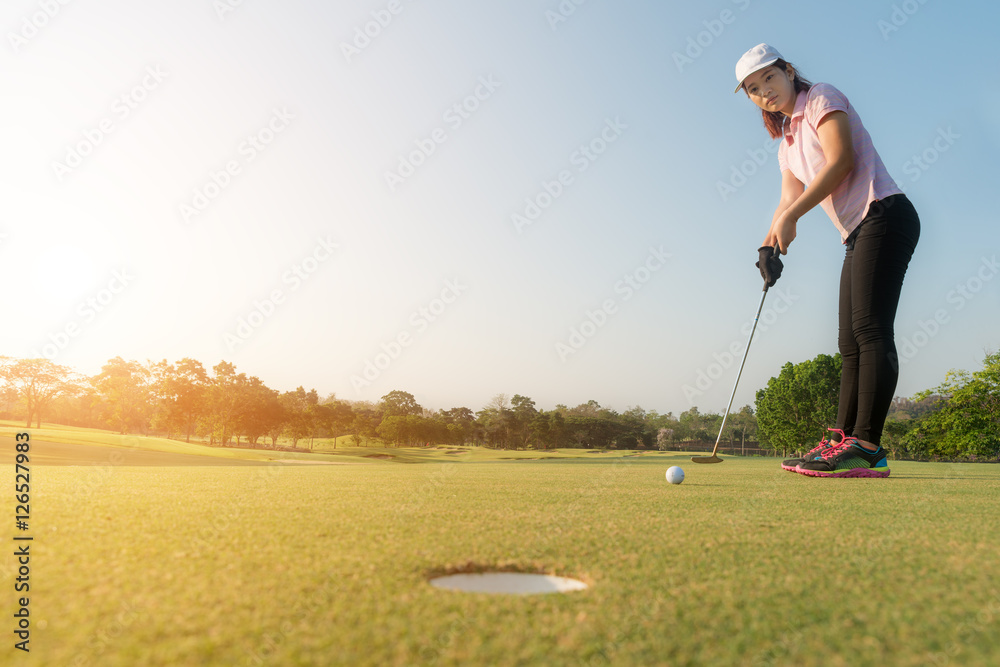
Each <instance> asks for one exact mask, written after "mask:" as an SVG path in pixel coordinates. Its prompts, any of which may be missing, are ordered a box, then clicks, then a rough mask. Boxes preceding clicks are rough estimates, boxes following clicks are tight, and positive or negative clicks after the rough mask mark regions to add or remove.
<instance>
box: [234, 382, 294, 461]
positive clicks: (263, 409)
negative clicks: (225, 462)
mask: <svg viewBox="0 0 1000 667" xmlns="http://www.w3.org/2000/svg"><path fill="white" fill-rule="evenodd" d="M240 393H241V396H240V410H239V413H238V417H237V424H238V428H239V431H240V432H241V433H242V434H243V435H245V436H246V438H247V444H250V445H252V446H254V447H256V446H257V441H258V440H259V439H260V438H261V437H262V436H264V435H265V434H267V433H269V432H271V431H273V430H274V429H275V428H276V427H277V426H278V425H279V424H281V423H282V422H283V421H284V417H285V411H284V409H283V406H282V404H281V400H280V398H279V397H278V392H277V391H276V390H274V389H271V388H270V387H268V386H266V385H265V384H264V383H263V382H261V381H260V380H259V379H258V378H256V377H250V378H249V379H248V380H247V381H246V382H245V383H243V385H242V386H241V387H240Z"/></svg>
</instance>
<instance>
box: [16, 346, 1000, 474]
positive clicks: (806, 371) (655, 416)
mask: <svg viewBox="0 0 1000 667" xmlns="http://www.w3.org/2000/svg"><path fill="white" fill-rule="evenodd" d="M840 370H841V360H840V355H839V354H836V355H833V356H829V355H823V354H821V355H818V356H817V357H816V358H815V359H811V360H807V361H804V362H801V363H798V364H793V363H791V362H789V363H786V364H785V365H784V366H783V367H782V368H781V369H780V371H779V373H778V375H776V376H775V377H772V378H771V379H770V380H768V382H767V384H766V386H765V387H763V388H762V389H760V390H759V391H758V392H757V394H756V401H755V404H754V405H753V406H750V405H745V406H743V407H742V408H740V409H739V410H736V411H734V412H733V413H731V414H730V415H729V418H728V419H727V420H726V429H725V431H724V432H723V434H722V441H723V443H725V444H726V445H728V446H729V447H734V446H738V445H745V444H747V443H750V444H751V446H755V445H758V443H759V446H761V447H764V448H767V449H769V450H771V451H773V452H775V453H781V454H785V455H787V454H790V453H793V452H802V451H804V450H807V449H810V448H812V447H813V446H814V444H815V443H816V442H817V441H818V440H819V439H820V438H822V437H824V436H825V435H826V429H827V427H829V426H832V425H834V423H835V421H836V412H837V402H838V397H839V392H840ZM0 417H3V418H7V419H21V420H23V421H24V422H25V424H26V426H28V427H30V426H31V424H32V423H34V424H35V427H36V428H40V427H41V424H42V421H43V417H44V418H45V421H49V422H56V423H60V424H67V425H74V426H84V427H94V428H109V427H110V428H112V429H114V430H116V431H118V432H119V433H120V434H135V433H141V434H144V435H150V434H155V435H162V436H165V437H170V438H183V439H185V440H187V441H188V442H190V440H191V438H192V437H199V438H203V439H205V440H207V441H208V442H209V444H214V445H220V446H236V445H239V446H251V447H257V446H270V447H277V446H279V445H278V440H279V438H281V439H284V440H285V441H286V442H290V443H291V446H292V447H297V446H299V445H300V443H301V442H302V441H304V440H308V442H309V444H308V446H309V447H310V448H311V447H312V444H313V442H314V440H315V439H316V438H338V437H341V436H350V437H351V440H352V441H353V442H354V444H357V445H362V444H363V445H367V444H370V443H371V442H372V441H377V442H379V443H380V444H388V445H397V446H414V445H426V444H450V445H479V446H485V447H491V448H498V449H554V448H566V447H578V448H588V449H601V450H605V449H661V450H665V449H670V448H674V447H677V446H678V445H680V444H681V443H688V442H691V441H697V442H700V443H714V442H715V439H716V437H717V435H718V433H719V429H720V427H721V423H722V415H721V414H717V413H704V414H703V413H701V412H700V411H699V410H698V408H697V407H692V408H691V409H689V410H687V411H685V412H682V413H681V414H680V415H678V416H676V417H675V416H674V415H673V413H669V412H668V413H666V414H660V413H658V412H656V411H655V410H649V411H647V410H644V409H643V408H641V407H638V406H636V407H630V408H628V409H626V410H625V411H624V412H617V411H615V410H613V409H611V408H607V407H602V406H601V405H600V404H599V403H598V402H597V401H594V400H591V401H588V402H586V403H583V404H580V405H577V406H576V407H572V408H571V407H568V406H566V405H562V404H560V405H557V406H556V407H555V409H553V410H542V409H539V408H537V407H536V405H535V402H534V400H532V399H531V398H529V397H527V396H522V395H520V394H515V395H513V396H508V395H506V394H497V395H496V396H494V397H493V398H492V399H491V400H490V402H489V403H488V404H487V405H485V406H483V407H482V408H480V409H479V410H477V411H473V410H472V409H470V408H468V407H454V408H451V409H447V410H429V409H426V408H424V407H422V406H421V405H420V404H419V403H417V401H416V399H415V397H414V396H413V395H412V394H410V393H408V392H405V391H402V390H393V391H390V392H389V393H388V394H386V395H385V396H383V397H382V398H381V399H380V400H379V401H378V402H370V401H346V400H340V399H338V398H337V397H336V395H334V394H331V395H329V396H326V397H323V398H321V397H320V396H319V394H318V393H317V391H316V390H315V389H310V390H309V391H306V390H305V389H304V388H303V387H298V388H297V389H296V390H295V391H286V392H279V391H277V390H275V389H272V388H270V387H268V386H266V385H265V384H264V383H263V382H262V381H261V380H260V379H259V378H257V377H254V376H249V377H248V376H247V375H246V374H244V373H237V372H236V367H235V366H234V365H233V364H231V363H229V362H226V361H220V362H219V363H218V364H216V365H215V366H213V367H212V368H211V372H209V371H207V370H206V369H205V368H204V367H203V365H202V364H201V362H199V361H197V360H194V359H189V358H185V359H182V360H180V361H178V362H176V363H169V362H167V361H166V360H164V361H160V362H155V363H154V362H150V361H147V362H146V363H139V362H137V361H126V360H125V359H122V358H121V357H115V358H114V359H111V360H110V361H108V362H107V363H106V364H105V365H104V366H103V367H102V369H101V372H100V373H98V374H97V375H94V376H91V377H87V376H83V375H80V374H78V373H75V372H74V371H72V370H71V369H69V368H67V367H65V366H61V365H58V364H55V363H54V362H52V361H50V360H48V359H14V358H9V357H0ZM268 440H270V445H268V444H267V443H268ZM882 444H883V446H884V447H885V448H886V449H887V450H888V451H889V452H890V455H891V456H892V457H893V458H908V459H949V460H954V459H966V460H996V459H997V458H998V457H1000V353H993V354H987V355H986V357H985V359H984V363H983V368H982V369H981V370H979V371H976V372H973V373H968V372H965V371H952V372H950V373H949V374H948V375H947V377H946V379H945V381H944V382H943V383H942V384H941V385H940V386H938V387H936V388H934V389H929V390H926V391H924V392H921V393H919V394H917V395H916V396H914V397H913V398H903V397H897V398H896V399H895V400H894V402H893V404H892V407H891V409H890V413H889V418H888V421H887V422H886V426H885V430H884V432H883V437H882Z"/></svg>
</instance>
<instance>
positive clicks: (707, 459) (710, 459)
mask: <svg viewBox="0 0 1000 667" xmlns="http://www.w3.org/2000/svg"><path fill="white" fill-rule="evenodd" d="M774 252H775V254H777V253H778V252H779V250H778V245H777V244H775V246H774ZM766 296H767V282H765V283H764V293H763V294H761V295H760V305H759V306H757V316H756V317H754V318H753V327H752V328H751V329H750V338H748V339H747V349H746V352H744V353H743V362H742V363H741V364H740V372H739V373H737V374H736V382H735V383H734V384H733V395H732V396H730V397H729V405H728V406H726V414H724V415H723V416H722V426H720V427H719V436H718V437H717V438H716V439H715V447H713V448H712V455H711V456H692V457H691V460H692V461H694V462H695V463H722V459H720V458H719V457H718V456H716V455H715V453H716V452H717V451H719V441H720V440H722V431H723V429H725V428H726V419H727V418H728V417H729V410H730V408H732V407H733V399H734V398H736V387H737V386H739V384H740V376H741V375H743V365H744V364H746V363H747V355H748V354H750V341H752V340H753V332H754V331H756V330H757V320H759V319H760V311H761V310H763V309H764V297H766Z"/></svg>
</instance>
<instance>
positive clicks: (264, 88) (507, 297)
mask: <svg viewBox="0 0 1000 667" xmlns="http://www.w3.org/2000/svg"><path fill="white" fill-rule="evenodd" d="M233 4H236V3H233ZM44 7H49V5H48V3H39V2H37V1H32V2H29V1H22V0H16V1H12V2H7V3H5V4H4V8H3V10H2V12H0V28H3V31H4V35H5V40H4V43H3V46H2V47H0V61H2V63H3V73H4V79H5V84H6V85H5V91H6V104H5V105H4V111H3V116H4V118H3V123H0V137H2V147H3V153H4V160H3V161H2V167H0V169H2V170H3V171H2V174H0V183H2V187H3V191H4V196H3V197H2V200H0V206H2V207H3V209H2V212H3V215H2V216H0V284H2V285H3V287H2V288H0V304H2V308H3V312H4V313H5V314H6V318H5V321H6V322H7V325H6V326H4V327H3V329H2V331H0V354H4V355H8V356H17V357H21V356H34V355H35V354H43V355H45V356H50V357H51V358H53V359H54V360H55V361H56V362H57V363H62V364H65V365H68V366H70V367H72V368H74V369H76V370H79V371H80V372H83V373H87V374H92V373H96V372H98V371H99V370H100V366H101V365H102V364H103V363H104V362H105V361H106V360H107V359H109V358H111V357H114V356H119V355H120V356H123V357H125V358H127V359H137V360H140V361H144V360H146V359H151V360H154V361H155V360H160V359H168V360H170V361H177V360H179V359H181V358H183V357H193V358H195V359H198V360H200V361H202V362H203V363H204V364H205V365H206V367H210V366H212V365H214V364H216V363H217V362H218V361H219V360H221V359H225V360H227V361H231V362H233V363H234V364H236V366H237V369H238V370H240V371H243V372H246V373H248V374H250V375H256V376H258V377H260V378H261V379H262V380H263V381H264V382H265V383H267V384H268V385H269V386H272V387H274V388H277V389H280V390H288V389H293V388H294V387H296V386H298V385H304V386H306V387H307V388H312V387H315V388H316V389H317V390H319V392H320V393H321V394H322V395H326V394H329V393H333V392H335V393H336V394H337V395H338V397H341V398H346V399H351V400H373V401H374V400H378V398H379V397H380V396H382V395H384V394H386V393H388V392H389V391H391V390H393V389H403V390H406V391H409V392H411V393H413V394H414V395H415V396H416V398H417V400H418V402H420V403H421V404H422V405H424V406H426V407H431V408H437V409H441V408H449V407H453V406H457V405H465V406H468V407H471V408H473V409H478V408H479V407H482V406H483V405H484V404H485V403H486V402H488V401H489V400H490V398H491V397H492V396H493V395H495V394H497V393H500V392H503V393H506V394H508V395H513V394H515V393H520V394H523V395H527V396H530V397H532V398H534V399H535V400H536V402H537V404H538V406H539V407H542V408H552V407H554V406H555V404H556V403H566V404H569V405H575V404H577V403H582V402H586V401H587V400H591V399H593V400H596V401H598V402H599V403H600V404H602V405H605V406H609V407H613V408H615V409H618V410H624V409H626V408H628V407H630V406H635V405H640V406H642V407H644V408H646V409H655V410H658V411H660V412H668V411H673V412H674V413H675V414H677V413H679V412H681V411H683V410H686V409H688V408H690V407H691V406H693V405H697V406H698V407H699V408H700V409H702V411H708V410H715V411H721V410H723V409H724V408H725V406H726V403H727V401H728V399H729V395H730V392H731V390H732V383H733V381H734V380H735V373H736V367H737V366H738V364H739V359H740V357H741V356H742V352H743V345H744V344H745V342H746V331H747V329H746V326H747V325H748V323H749V322H750V321H751V320H752V318H753V315H754V313H755V311H756V307H757V304H758V302H759V295H760V288H761V282H760V278H759V275H758V274H757V272H756V269H755V268H754V266H753V262H754V261H755V259H756V250H757V247H758V245H759V244H760V242H761V240H762V239H763V237H764V234H765V232H766V230H767V227H768V225H769V223H770V218H771V215H772V213H773V211H774V207H775V205H776V203H777V199H778V194H779V183H780V180H779V174H778V168H777V159H776V157H775V156H774V155H773V152H772V151H769V150H768V148H769V147H770V146H771V144H770V142H769V141H768V139H767V134H766V132H765V130H764V128H763V126H762V124H761V122H760V117H759V113H758V112H757V111H756V110H755V107H753V106H752V104H751V103H750V102H749V101H748V100H747V99H746V97H745V96H743V95H734V94H733V93H732V90H733V87H734V86H735V83H736V82H735V76H734V73H733V67H734V65H735V62H736V60H737V59H738V58H739V56H740V55H741V54H742V53H743V52H744V51H745V50H747V49H748V48H750V47H752V46H754V45H755V44H757V43H760V42H762V41H766V42H768V43H771V44H773V45H774V46H775V47H777V48H778V49H779V50H780V51H781V52H782V53H783V54H784V55H785V56H786V57H787V58H788V59H789V60H791V61H792V62H794V63H795V64H796V65H797V66H798V67H799V68H800V70H801V71H802V72H803V73H804V75H805V76H807V77H808V78H810V79H811V80H812V81H817V82H818V81H823V82H827V83H831V84H833V85H835V86H837V87H838V88H840V89H841V90H842V91H844V93H845V94H846V95H847V96H848V98H849V99H850V101H851V102H852V104H854V105H855V107H856V108H857V109H858V111H859V113H860V114H861V117H862V119H863V121H864V122H865V125H866V127H867V128H868V130H869V132H870V133H871V135H872V137H873V140H874V143H875V146H876V148H877V149H878V150H879V152H880V154H881V155H882V158H883V161H884V162H885V164H886V166H887V168H888V169H889V171H890V173H891V174H892V175H893V177H894V178H895V179H896V180H897V182H899V183H900V185H901V186H902V187H903V188H904V190H905V191H906V192H907V193H908V195H909V196H910V198H911V199H912V200H913V202H914V203H915V205H916V207H917V210H918V212H919V213H920V216H921V220H922V232H921V239H920V245H919V247H918V248H917V253H916V255H915V256H914V258H913V261H912V263H911V265H910V270H909V274H908V275H907V278H906V281H905V283H904V289H903V295H902V299H901V303H900V307H899V313H898V315H897V319H896V331H897V345H898V346H899V347H900V349H901V352H902V353H903V355H904V357H906V363H905V364H904V365H903V366H902V370H901V375H900V381H899V385H898V388H897V394H899V395H912V394H913V393H914V392H916V391H919V390H921V389H925V388H930V387H933V386H935V385H937V384H939V383H940V382H941V381H942V380H943V379H944V376H945V373H946V372H947V371H948V370H949V369H952V368H964V369H976V368H978V367H979V365H980V362H981V359H982V356H983V353H984V351H985V350H987V349H990V350H995V349H996V347H997V345H998V341H1000V338H998V334H997V331H1000V308H998V306H1000V280H994V278H996V277H997V274H998V272H1000V269H998V268H997V267H996V265H995V264H994V263H993V262H994V260H993V258H994V257H995V255H996V254H997V250H998V245H1000V244H998V238H1000V236H998V233H997V231H996V230H997V222H998V218H997V216H998V214H997V212H996V206H995V204H994V203H993V202H992V201H991V198H990V197H989V196H984V194H983V193H981V192H979V191H978V187H981V186H982V185H986V186H987V187H989V186H988V183H989V177H990V175H991V174H994V173H996V168H995V156H996V154H997V151H998V150H1000V79H998V78H997V76H996V72H997V66H998V65H1000V47H998V46H997V45H996V40H995V38H994V35H993V34H992V31H993V27H994V26H995V25H996V24H997V19H1000V9H997V7H996V5H995V4H993V3H972V2H965V3H947V4H946V3H943V2H937V1H935V0H928V1H926V2H923V3H920V2H919V1H917V0H911V2H907V3H898V2H897V3H893V2H861V1H860V0H857V1H849V2H843V3H838V4H837V5H835V6H831V5H830V4H829V3H819V2H806V3H803V2H778V1H774V2H763V1H756V0H738V1H735V2H733V1H725V2H723V1H718V2H707V3H681V2H616V3H612V2H607V1H603V0H588V1H586V2H583V3H582V4H579V5H577V4H575V3H573V2H563V3H560V2H557V1H556V0H551V1H542V2H526V1H520V0H513V1H511V0H508V1H505V2H486V3H460V2H457V1H451V2H444V1H433V0H422V1H421V2H412V1H407V0H400V1H399V2H398V3H396V2H393V3H390V2H388V0H387V1H385V2H350V3H335V4H334V3H321V2H315V1H305V0H300V1H298V2H282V3H279V2H276V1H274V0H244V1H243V2H242V3H239V4H238V5H237V6H235V7H234V6H232V5H231V4H229V3H228V2H227V0H219V1H218V2H213V0H183V1H178V2H173V3H170V4H157V5H153V6H151V5H149V4H145V3H144V4H143V5H142V6H139V4H138V3H131V2H125V1H124V0H121V1H116V0H90V1H88V2H87V3H70V4H67V5H65V6H63V5H59V9H58V12H55V13H53V11H52V9H51V7H49V10H48V11H49V13H50V14H53V15H51V16H48V15H46V14H45V11H46V10H45V9H44ZM561 7H562V9H563V13H562V14H560V13H559V12H560V8H561ZM569 8H572V12H570V11H569ZM563 19H564V20H563ZM373 21H374V22H375V23H373ZM378 21H381V23H382V24H384V25H379V23H378ZM366 29H367V31H368V32H369V33H370V34H371V35H373V36H370V37H368V40H367V42H366V41H365V39H364V37H360V38H359V37H358V35H359V33H360V34H362V35H363V34H364V31H365V30H366ZM345 45H346V46H345ZM678 54H682V55H683V56H684V58H686V60H685V59H684V58H679V57H678ZM456 105H457V106H456ZM401 160H403V162H402V163H401ZM758 162H759V163H761V164H758ZM740 170H742V173H741V172H740ZM393 173H394V174H395V176H391V175H389V176H387V174H393ZM720 183H728V184H729V185H730V186H731V187H732V189H731V190H728V191H726V192H725V193H723V192H721V191H720ZM532 202H533V203H534V205H535V206H537V207H538V208H537V210H533V209H532V208H531V206H532ZM515 214H517V215H520V216H522V217H521V218H515V217H513V216H515ZM529 218H532V219H530V220H529ZM525 222H529V223H530V224H525ZM842 259H843V248H842V246H841V245H840V240H839V236H838V234H837V233H836V231H835V229H834V227H833V225H832V223H831V222H830V221H829V219H828V218H827V217H826V215H825V214H824V213H823V212H822V210H820V209H819V208H817V209H815V210H814V211H812V212H811V213H809V214H808V215H807V216H805V217H804V218H803V219H802V220H801V221H800V224H799V229H798V238H797V239H796V241H795V242H794V243H793V244H792V246H791V248H790V252H789V255H788V256H787V258H786V260H785V266H786V269H785V273H784V275H783V277H782V279H781V281H780V282H779V283H778V285H777V286H776V288H775V289H774V290H772V291H771V292H769V294H768V297H767V301H766V302H765V306H764V316H763V317H764V319H763V321H764V323H765V325H764V327H762V328H761V329H759V330H758V333H757V335H756V336H755V338H754V343H753V348H752V350H751V352H750V356H749V359H748V361H747V368H746V370H745V371H744V375H743V379H742V380H741V382H740V388H739V391H738V393H737V397H736V405H737V406H738V405H742V404H744V403H748V402H752V401H753V395H754V393H755V392H756V390H757V389H759V388H760V387H761V386H763V385H764V384H765V383H766V381H767V379H768V378H769V377H771V376H772V375H775V374H777V372H778V370H779V369H780V367H781V365H782V364H783V363H785V362H786V361H792V362H799V361H803V360H805V359H810V358H812V357H814V356H815V355H817V354H820V353H827V354H833V353H835V352H836V350H837V345H836V339H837V336H836V327H837V289H838V279H839V272H840V265H841V262H842ZM734 351H735V352H736V354H733V352H734Z"/></svg>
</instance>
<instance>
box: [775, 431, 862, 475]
mask: <svg viewBox="0 0 1000 667" xmlns="http://www.w3.org/2000/svg"><path fill="white" fill-rule="evenodd" d="M826 430H827V431H833V432H834V433H835V434H836V433H839V434H840V438H836V436H835V435H834V436H831V437H828V438H823V439H822V440H820V441H819V444H818V445H816V446H815V447H813V448H812V449H810V450H809V451H808V452H806V454H805V456H802V457H800V458H797V459H785V460H784V461H782V462H781V469H782V470H788V471H790V472H798V470H796V466H798V465H799V464H800V463H805V462H806V461H812V460H813V459H815V458H816V457H822V455H823V454H824V453H825V452H827V451H828V450H829V449H830V448H831V447H836V446H837V445H839V444H840V443H842V442H844V441H845V440H847V434H845V433H844V432H843V431H842V430H841V429H839V428H828V429H826Z"/></svg>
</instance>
